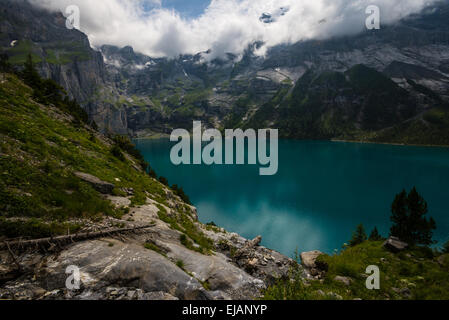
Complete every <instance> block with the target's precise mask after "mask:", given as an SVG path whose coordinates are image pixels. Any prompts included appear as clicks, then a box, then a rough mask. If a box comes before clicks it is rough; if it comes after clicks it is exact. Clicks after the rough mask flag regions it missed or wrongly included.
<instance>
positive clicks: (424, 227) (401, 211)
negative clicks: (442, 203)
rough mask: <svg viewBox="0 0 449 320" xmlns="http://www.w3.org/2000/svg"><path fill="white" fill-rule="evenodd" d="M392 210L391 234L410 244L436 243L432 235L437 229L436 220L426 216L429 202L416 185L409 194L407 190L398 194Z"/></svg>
mask: <svg viewBox="0 0 449 320" xmlns="http://www.w3.org/2000/svg"><path fill="white" fill-rule="evenodd" d="M391 212H392V215H391V221H392V222H393V225H392V227H391V229H390V235H391V236H395V237H398V238H399V239H401V240H402V241H405V242H407V243H408V244H410V245H417V244H422V245H430V244H432V243H434V242H433V240H432V235H433V230H435V229H436V224H435V220H434V219H433V218H429V219H427V218H426V217H425V215H426V214H427V212H428V209H427V202H426V201H425V200H424V198H423V197H422V196H421V195H420V194H419V193H418V191H416V188H415V187H414V188H413V189H412V190H411V191H410V193H409V194H408V195H407V192H406V191H405V190H403V191H402V192H401V193H400V194H398V195H396V198H395V199H394V201H393V204H392V205H391Z"/></svg>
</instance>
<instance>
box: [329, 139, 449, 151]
mask: <svg viewBox="0 0 449 320" xmlns="http://www.w3.org/2000/svg"><path fill="white" fill-rule="evenodd" d="M324 141H329V142H342V143H360V144H378V145H386V146H398V147H426V148H445V149H446V148H449V145H438V144H407V143H398V142H375V141H359V140H344V139H331V140H324Z"/></svg>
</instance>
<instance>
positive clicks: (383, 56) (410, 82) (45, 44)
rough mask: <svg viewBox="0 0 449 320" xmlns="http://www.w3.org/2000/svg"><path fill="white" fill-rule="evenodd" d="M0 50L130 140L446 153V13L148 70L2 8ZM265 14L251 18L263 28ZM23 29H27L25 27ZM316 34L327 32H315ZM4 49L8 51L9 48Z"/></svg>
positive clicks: (25, 7)
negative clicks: (226, 136)
mask: <svg viewBox="0 0 449 320" xmlns="http://www.w3.org/2000/svg"><path fill="white" fill-rule="evenodd" d="M0 17H1V20H0V46H1V47H2V50H3V51H6V52H7V53H8V55H9V56H10V59H11V61H12V62H13V63H14V64H17V65H20V64H21V63H23V62H24V61H25V58H26V56H27V54H28V53H29V52H31V53H32V55H33V58H34V61H35V62H36V63H38V68H39V70H40V72H41V74H42V75H43V76H45V77H49V78H53V79H54V80H56V81H57V82H59V83H60V84H61V85H63V86H64V88H66V90H67V91H68V93H69V94H70V95H71V96H72V97H74V98H76V99H77V100H78V101H79V102H80V104H81V105H82V106H83V107H85V108H86V110H88V113H89V114H90V116H91V117H92V119H94V120H95V122H96V123H97V124H98V126H99V127H100V128H101V129H102V130H105V131H111V132H116V133H121V134H129V135H131V136H145V135H149V134H153V133H170V132H171V130H172V129H173V128H191V126H192V120H202V121H203V122H204V123H205V124H206V125H208V126H210V127H212V126H214V127H217V128H220V129H223V128H232V127H244V128H248V127H251V128H260V127H264V128H265V127H272V128H279V129H280V135H281V136H282V137H289V138H300V139H347V140H363V141H381V142H399V143H410V144H415V143H416V144H449V113H448V110H449V108H448V100H449V68H448V65H449V4H448V2H447V1H443V2H441V3H439V4H437V5H434V6H432V7H427V8H426V9H425V10H424V11H423V12H422V13H420V14H417V15H412V16H409V17H407V18H406V19H403V20H401V21H400V22H398V23H395V24H394V25H389V26H382V28H381V29H380V30H372V31H368V30H366V31H364V32H362V33H360V34H358V35H356V36H347V37H338V38H332V39H330V40H323V41H316V40H310V41H303V42H298V43H295V44H292V45H281V46H276V47H272V48H271V49H270V50H269V51H268V52H267V54H266V55H265V56H259V55H256V54H255V51H256V50H257V48H258V47H259V46H261V45H262V44H261V43H258V42H256V43H254V44H253V45H251V46H249V47H248V48H247V49H246V50H245V52H244V54H243V56H242V57H240V56H236V55H234V54H227V55H226V57H225V58H220V59H210V58H208V55H211V54H212V52H211V51H206V52H200V53H198V54H196V55H181V56H179V57H178V58H176V59H168V58H152V57H149V56H146V55H143V54H140V53H137V52H135V51H134V50H133V48H132V47H129V46H128V47H124V48H118V47H115V46H108V45H104V46H102V47H101V48H97V49H92V48H91V46H90V44H89V41H88V38H87V36H86V35H84V34H83V33H81V32H80V31H77V30H69V29H67V28H66V27H65V18H64V17H63V16H62V14H53V13H49V12H47V11H41V10H40V9H36V8H35V7H32V6H31V5H29V4H28V3H27V2H26V1H13V2H11V1H8V0H0ZM270 17H271V16H270V13H264V14H263V15H262V16H261V21H263V23H270V21H271V19H272V17H271V18H270ZM30 21H32V23H30ZM322 23H326V21H323V22H322ZM13 41H15V42H14V46H12V43H13Z"/></svg>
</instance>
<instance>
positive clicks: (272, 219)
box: [135, 139, 449, 256]
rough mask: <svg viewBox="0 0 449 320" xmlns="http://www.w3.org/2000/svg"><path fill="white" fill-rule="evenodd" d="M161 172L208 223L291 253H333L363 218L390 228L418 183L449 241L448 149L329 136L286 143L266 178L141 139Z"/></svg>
mask: <svg viewBox="0 0 449 320" xmlns="http://www.w3.org/2000/svg"><path fill="white" fill-rule="evenodd" d="M135 143H136V145H137V147H138V149H139V150H140V151H141V152H142V153H143V155H144V157H145V159H146V160H147V161H148V162H150V164H151V166H152V167H153V168H154V169H155V170H156V172H157V174H158V175H162V176H164V177H166V178H167V179H168V181H169V183H170V184H171V185H172V184H178V185H180V186H182V187H183V188H184V190H185V192H186V193H187V195H188V196H189V197H190V199H191V201H192V203H193V204H194V205H195V206H196V207H197V208H198V215H199V218H200V220H201V222H204V223H207V222H211V221H213V222H215V223H216V224H217V225H219V226H221V227H224V228H225V229H226V230H228V231H230V232H237V233H239V234H241V235H242V236H244V237H246V238H253V237H255V236H257V235H262V237H263V241H262V245H264V246H266V247H269V248H272V249H275V250H277V251H279V252H282V253H284V254H286V255H289V256H292V255H293V253H294V251H295V249H296V248H298V250H299V251H309V250H321V251H323V252H327V253H332V252H333V251H334V250H335V249H341V247H342V245H343V243H345V242H347V241H348V240H349V239H350V238H351V234H352V232H353V231H354V230H355V228H356V226H357V225H358V224H359V223H363V224H364V226H365V228H366V229H367V233H369V231H371V229H372V228H373V227H374V226H377V228H378V229H379V231H380V232H381V233H382V235H383V236H387V235H388V231H389V228H390V220H389V217H390V206H391V203H392V201H393V199H394V197H395V195H396V194H397V193H399V192H400V191H401V190H402V189H404V188H405V189H407V191H409V190H410V189H411V188H412V187H413V186H416V188H417V190H418V192H420V193H421V194H422V195H423V197H424V198H425V200H426V201H427V203H428V207H429V214H428V215H429V216H432V217H433V218H434V219H435V220H436V222H437V230H436V231H435V233H434V239H435V240H437V241H439V242H440V243H442V242H444V241H446V240H448V239H449V210H448V209H449V205H448V204H449V149H448V148H430V147H408V146H390V145H376V144H357V143H343V142H327V141H293V140H280V141H279V171H278V173H277V175H274V176H259V166H258V165H218V166H206V165H180V166H175V165H173V164H171V161H170V149H171V146H172V145H174V143H171V142H170V141H169V140H168V139H158V140H136V141H135Z"/></svg>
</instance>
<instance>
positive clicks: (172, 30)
mask: <svg viewBox="0 0 449 320" xmlns="http://www.w3.org/2000/svg"><path fill="white" fill-rule="evenodd" d="M30 1H32V2H34V3H35V4H37V5H39V6H42V7H45V8H47V9H49V10H59V11H65V8H66V7H67V6H69V5H77V6H78V7H79V8H80V14H81V23H80V29H81V30H82V31H83V32H85V33H86V34H87V35H88V36H89V39H90V41H91V43H92V45H93V46H101V45H103V44H112V45H117V46H126V45H131V46H132V47H134V49H135V50H136V51H139V52H142V53H145V54H147V55H150V56H152V57H162V56H170V57H174V56H176V55H179V54H181V53H191V54H195V53H197V52H200V51H206V50H208V49H212V52H213V55H214V56H221V55H223V54H224V53H226V52H232V53H236V54H239V53H241V52H242V51H243V50H244V49H245V48H246V47H247V46H248V44H250V43H252V42H254V41H256V40H259V41H263V42H264V43H265V44H266V45H265V47H264V48H262V49H261V51H260V54H263V53H264V50H265V49H266V48H268V47H270V46H274V45H278V44H283V43H294V42H297V41H300V40H305V39H323V38H328V37H332V36H336V35H342V34H351V33H355V32H360V31H362V30H363V28H365V20H366V18H367V16H368V15H367V14H366V13H365V10H366V8H367V7H368V6H369V5H372V4H376V5H378V6H379V7H380V9H381V22H382V24H383V25H385V24H390V23H394V22H395V21H397V20H399V19H401V18H402V17H404V16H407V15H409V14H411V13H415V12H419V11H420V10H422V9H423V8H424V7H425V6H426V5H429V4H432V3H434V2H436V1H437V0H95V1H92V0H30ZM264 13H269V14H270V15H271V16H272V19H271V20H272V22H271V23H264V22H263V21H261V20H260V17H261V16H262V14H264Z"/></svg>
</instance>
